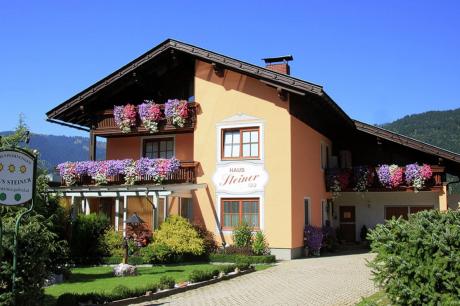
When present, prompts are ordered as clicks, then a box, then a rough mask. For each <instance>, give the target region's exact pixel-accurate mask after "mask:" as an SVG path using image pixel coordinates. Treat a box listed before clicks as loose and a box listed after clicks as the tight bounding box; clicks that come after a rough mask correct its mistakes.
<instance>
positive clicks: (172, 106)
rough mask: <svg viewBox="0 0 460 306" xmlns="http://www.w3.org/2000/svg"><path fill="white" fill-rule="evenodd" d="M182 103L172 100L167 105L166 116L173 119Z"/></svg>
mask: <svg viewBox="0 0 460 306" xmlns="http://www.w3.org/2000/svg"><path fill="white" fill-rule="evenodd" d="M179 104H180V101H179V100H178V99H172V100H171V99H170V100H168V101H167V102H166V103H165V116H166V117H167V118H172V117H174V115H175V114H176V109H177V108H178V107H179Z"/></svg>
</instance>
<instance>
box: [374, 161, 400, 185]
mask: <svg viewBox="0 0 460 306" xmlns="http://www.w3.org/2000/svg"><path fill="white" fill-rule="evenodd" d="M377 176H378V178H379V181H380V183H381V184H382V186H384V187H386V188H397V187H399V186H400V185H401V183H402V181H403V169H402V168H400V167H399V166H398V165H394V164H393V165H390V166H389V165H381V166H380V167H378V169H377Z"/></svg>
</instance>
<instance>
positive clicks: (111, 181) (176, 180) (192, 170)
mask: <svg viewBox="0 0 460 306" xmlns="http://www.w3.org/2000/svg"><path fill="white" fill-rule="evenodd" d="M197 166H198V162H195V161H181V162H180V167H179V169H178V170H177V171H175V172H172V173H169V174H167V176H166V178H165V179H164V180H163V181H162V182H161V184H162V185H165V184H182V183H191V184H193V183H196V167H197ZM124 184H125V179H124V176H123V175H115V176H108V177H107V184H106V185H124ZM135 184H136V185H148V184H157V182H156V181H155V180H154V178H153V177H151V176H148V175H143V176H140V177H138V178H137V180H136V183H135ZM90 185H96V182H95V180H94V179H92V178H91V177H90V176H89V175H82V176H80V177H78V179H77V181H76V182H75V184H74V186H90ZM61 186H66V184H65V182H64V180H63V179H62V178H61Z"/></svg>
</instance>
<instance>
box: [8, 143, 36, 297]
mask: <svg viewBox="0 0 460 306" xmlns="http://www.w3.org/2000/svg"><path fill="white" fill-rule="evenodd" d="M36 173H37V158H36V156H35V155H33V154H31V153H30V152H28V151H26V150H24V149H20V148H8V149H4V150H0V205H4V206H18V205H22V204H27V203H30V207H29V208H28V209H27V210H26V211H24V212H22V213H21V214H20V215H19V217H18V219H17V220H16V226H15V231H14V245H13V275H12V287H11V292H12V293H13V294H14V291H15V287H16V269H17V256H18V231H19V225H20V222H21V219H22V217H24V216H25V215H27V214H28V213H30V212H31V211H32V209H33V207H34V201H35V189H36V186H35V184H36ZM1 239H2V224H1V220H0V255H1V254H2V252H1V251H2V250H1V248H2V240H1Z"/></svg>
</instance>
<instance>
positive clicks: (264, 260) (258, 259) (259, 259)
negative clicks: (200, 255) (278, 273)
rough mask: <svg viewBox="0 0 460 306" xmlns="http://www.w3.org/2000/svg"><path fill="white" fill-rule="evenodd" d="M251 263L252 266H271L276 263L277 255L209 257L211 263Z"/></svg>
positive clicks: (212, 255) (213, 255) (222, 255)
mask: <svg viewBox="0 0 460 306" xmlns="http://www.w3.org/2000/svg"><path fill="white" fill-rule="evenodd" d="M242 258H244V261H246V262H249V263H251V264H270V263H275V262H276V257H275V255H263V256H244V255H234V254H211V255H209V260H210V261H211V262H232V263H236V262H241V261H243V260H242Z"/></svg>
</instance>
